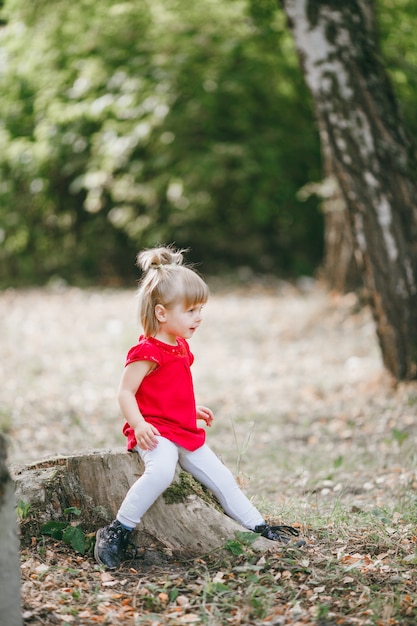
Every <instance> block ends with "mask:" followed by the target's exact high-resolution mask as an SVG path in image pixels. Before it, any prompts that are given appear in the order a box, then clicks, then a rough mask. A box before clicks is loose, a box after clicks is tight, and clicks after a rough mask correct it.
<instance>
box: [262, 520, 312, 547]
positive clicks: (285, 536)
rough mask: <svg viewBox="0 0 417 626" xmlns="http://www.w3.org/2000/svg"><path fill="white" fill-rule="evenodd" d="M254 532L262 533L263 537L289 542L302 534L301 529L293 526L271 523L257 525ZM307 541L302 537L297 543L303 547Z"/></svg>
mask: <svg viewBox="0 0 417 626" xmlns="http://www.w3.org/2000/svg"><path fill="white" fill-rule="evenodd" d="M253 532H255V533H258V534H260V535H261V537H265V538H266V539H270V540H271V541H279V542H280V543H289V542H290V541H291V539H292V538H293V537H298V535H299V534H300V531H299V530H298V529H297V528H294V527H293V526H270V525H269V524H260V525H259V526H255V528H254V530H253ZM305 543H306V542H305V541H304V540H303V539H300V540H299V541H297V542H296V545H297V546H298V547H299V548H301V546H304V545H305Z"/></svg>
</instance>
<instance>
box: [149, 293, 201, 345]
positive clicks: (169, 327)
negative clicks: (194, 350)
mask: <svg viewBox="0 0 417 626" xmlns="http://www.w3.org/2000/svg"><path fill="white" fill-rule="evenodd" d="M202 310H203V305H202V304H194V305H192V306H190V307H185V306H184V303H178V304H174V305H173V306H171V307H169V308H167V307H165V306H163V305H162V304H157V305H156V307H155V315H156V318H157V320H158V321H159V331H158V333H157V334H156V338H157V339H159V340H160V341H164V342H165V343H169V344H172V345H176V343H177V341H176V338H177V337H182V338H183V339H190V337H192V336H193V334H194V333H195V331H196V330H197V328H198V327H199V326H200V324H201V321H202Z"/></svg>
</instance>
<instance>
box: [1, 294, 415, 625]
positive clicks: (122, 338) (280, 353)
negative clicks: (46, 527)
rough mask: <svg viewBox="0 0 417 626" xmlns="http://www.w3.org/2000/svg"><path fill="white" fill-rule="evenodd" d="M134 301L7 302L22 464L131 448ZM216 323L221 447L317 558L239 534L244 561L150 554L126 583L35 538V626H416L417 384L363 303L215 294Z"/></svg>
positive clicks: (205, 370)
mask: <svg viewBox="0 0 417 626" xmlns="http://www.w3.org/2000/svg"><path fill="white" fill-rule="evenodd" d="M133 300H134V298H133V292H124V291H122V292H121V291H109V292H94V293H92V292H84V291H81V290H73V289H68V290H65V291H64V292H62V293H59V294H56V293H51V292H50V291H47V290H40V291H30V292H13V293H12V292H10V291H9V292H7V293H6V292H5V293H4V294H2V295H1V296H0V314H1V315H2V319H3V320H4V323H5V326H6V327H5V332H4V333H3V334H2V337H1V339H0V345H1V348H2V353H3V354H4V355H5V359H4V361H3V368H4V371H3V377H2V380H3V385H2V388H1V390H0V400H1V404H2V411H1V413H2V416H3V418H4V419H7V421H8V423H9V431H10V433H9V437H10V442H11V445H10V460H11V462H16V463H20V462H26V461H29V460H32V459H35V460H37V459H39V458H41V457H42V456H47V455H49V454H51V453H53V454H55V453H60V452H61V453H63V454H65V453H66V452H71V451H74V450H80V449H83V447H88V448H91V447H105V448H106V447H107V448H111V447H115V446H117V445H120V443H121V442H122V438H121V436H120V429H121V425H122V423H121V419H120V417H119V415H118V409H117V407H116V404H115V398H114V392H115V389H116V387H117V384H118V380H119V376H120V372H121V369H122V367H123V363H124V357H125V354H126V350H127V349H128V347H129V346H130V345H131V344H133V343H134V341H135V340H136V335H137V330H136V328H135V326H134V305H133ZM205 316H206V319H205V321H204V324H203V325H202V327H201V329H199V333H198V334H196V336H195V337H194V338H193V340H192V350H193V352H194V354H195V357H196V361H195V364H194V365H193V374H194V380H195V385H196V391H197V397H198V399H199V402H201V403H202V404H206V405H207V406H210V407H211V408H213V410H214V411H215V415H216V419H215V423H214V425H213V428H212V429H210V430H208V440H209V443H210V445H211V447H212V448H213V449H214V450H215V452H216V453H217V454H219V456H220V457H221V458H222V459H223V460H224V461H225V463H226V464H227V465H228V466H229V467H230V468H231V469H232V470H233V471H234V472H235V474H236V475H237V476H238V477H239V479H240V480H241V482H242V485H243V487H244V489H245V490H246V492H247V493H248V495H249V496H250V497H251V498H252V499H253V501H254V502H255V504H256V505H257V506H258V507H259V508H260V509H261V510H262V511H263V513H264V514H265V516H267V517H268V519H270V520H271V521H275V522H276V523H289V524H292V523H295V524H297V525H299V526H300V529H301V530H302V533H303V536H304V537H305V538H306V540H307V546H306V547H305V548H303V549H301V550H298V549H296V548H294V547H291V546H279V545H274V546H273V549H272V550H271V551H270V553H267V554H263V555H260V554H259V553H255V552H253V551H252V547H251V546H250V545H245V543H244V542H243V544H242V542H241V541H240V540H239V538H236V542H237V543H238V544H239V545H240V547H241V551H240V552H239V551H237V552H238V554H235V555H233V554H232V553H230V557H229V558H228V559H225V558H223V557H222V558H220V557H219V556H218V555H216V554H210V555H201V558H199V559H194V560H192V561H186V562H185V561H182V560H181V559H180V558H178V557H176V558H174V557H170V556H169V555H168V554H167V555H165V556H164V558H163V559H162V560H160V561H155V558H154V557H153V555H152V549H150V550H149V553H145V554H143V555H142V556H141V558H139V559H137V560H135V561H133V562H129V563H127V564H126V565H125V566H123V567H122V568H121V569H120V570H119V571H118V572H114V573H108V572H104V571H103V570H102V569H101V568H100V567H99V566H98V565H97V564H96V563H95V562H94V560H93V558H92V557H91V555H90V554H86V555H85V556H81V555H79V554H77V553H75V552H74V551H73V550H71V548H70V547H69V546H66V545H65V544H63V543H62V542H58V541H56V540H54V539H53V538H52V537H42V538H34V542H33V546H31V547H30V548H28V549H27V550H24V551H23V552H22V581H23V584H22V599H23V616H24V623H25V624H27V625H28V626H29V625H30V626H31V625H35V626H41V625H46V626H52V624H56V623H61V624H64V625H65V624H66V623H68V624H70V625H71V624H76V625H77V626H90V625H91V624H96V623H97V624H100V623H101V624H106V625H113V624H121V623H122V624H125V623H126V624H129V625H132V626H134V625H135V624H141V625H143V626H151V625H152V626H156V625H158V624H161V625H162V624H168V626H179V625H180V624H187V623H191V624H192V623H196V624H208V625H209V626H219V625H222V626H223V625H225V626H226V625H227V626H235V625H237V624H248V625H254V626H258V625H259V624H263V625H265V626H267V625H271V626H286V625H287V624H288V625H290V624H291V625H292V626H294V625H297V626H299V625H301V624H304V625H309V626H313V625H314V626H316V625H317V626H337V625H339V624H342V625H343V626H354V625H360V626H362V625H363V626H365V625H366V626H368V625H369V626H397V625H398V626H404V625H405V626H415V624H416V623H417V593H416V589H417V571H416V567H417V530H416V519H417V471H416V465H417V464H416V460H417V457H416V452H415V450H416V444H417V419H416V418H417V387H416V383H400V384H396V383H394V382H393V381H392V380H391V379H390V377H389V376H388V375H387V374H386V372H384V371H383V369H382V366H381V360H380V355H379V351H378V346H377V343H376V337H375V332H374V327H373V323H372V319H371V316H370V312H369V311H368V310H367V309H359V308H358V307H357V303H356V302H355V300H354V298H353V297H352V295H350V296H349V297H345V298H343V297H335V296H332V295H331V294H327V293H325V292H324V291H323V290H321V289H320V288H319V287H318V288H317V289H316V290H314V291H313V292H310V293H309V294H308V295H306V294H301V293H299V292H298V291H297V290H295V289H294V288H292V287H291V286H289V285H287V286H282V285H281V286H280V287H279V288H278V287H277V289H276V290H273V289H269V290H260V289H258V288H257V289H253V290H252V291H251V288H250V287H248V289H247V290H246V292H245V293H241V292H239V291H235V292H234V293H227V292H221V291H220V292H218V293H215V294H214V295H213V296H212V298H211V299H210V302H209V303H208V305H207V307H205ZM73 320H77V323H76V324H74V323H73ZM116 322H117V323H116ZM106 329H109V330H108V332H107V331H106ZM119 331H120V332H119ZM17 345H24V346H25V350H24V351H18V350H16V346H17ZM61 355H65V358H63V357H61ZM32 363H35V364H36V367H35V368H34V367H33V366H32V365H31V364H32ZM6 364H7V371H6ZM11 372H15V375H11ZM3 418H2V421H4V419H3ZM11 418H12V419H11ZM19 512H20V514H21V515H22V517H24V515H25V505H24V503H22V504H21V506H20V510H19ZM151 557H152V558H151Z"/></svg>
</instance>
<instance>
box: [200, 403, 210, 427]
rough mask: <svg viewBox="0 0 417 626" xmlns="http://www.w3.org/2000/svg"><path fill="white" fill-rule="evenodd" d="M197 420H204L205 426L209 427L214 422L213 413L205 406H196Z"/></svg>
mask: <svg viewBox="0 0 417 626" xmlns="http://www.w3.org/2000/svg"><path fill="white" fill-rule="evenodd" d="M196 408H197V419H200V420H204V421H205V422H206V425H207V426H211V425H212V423H213V420H214V415H213V411H212V410H211V409H208V408H207V407H206V406H197V407H196Z"/></svg>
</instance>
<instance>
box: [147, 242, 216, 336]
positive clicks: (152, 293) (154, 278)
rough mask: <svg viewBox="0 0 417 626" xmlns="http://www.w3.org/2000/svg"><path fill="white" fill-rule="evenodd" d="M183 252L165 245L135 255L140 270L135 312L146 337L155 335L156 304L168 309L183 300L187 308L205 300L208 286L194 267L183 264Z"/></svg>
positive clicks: (156, 323) (156, 329) (156, 327)
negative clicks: (137, 301) (136, 310)
mask: <svg viewBox="0 0 417 626" xmlns="http://www.w3.org/2000/svg"><path fill="white" fill-rule="evenodd" d="M184 252H186V250H175V249H174V248H173V247H172V246H164V247H161V248H151V249H148V250H143V251H142V252H139V254H138V255H137V257H136V264H137V265H138V266H139V267H140V268H141V269H142V272H143V276H142V278H141V280H140V282H139V289H138V298H139V309H138V313H139V319H140V322H141V324H142V327H143V330H144V333H145V336H146V337H154V336H155V335H156V334H157V332H158V330H159V321H158V320H157V319H156V316H155V307H156V305H157V304H162V305H163V306H164V307H166V308H168V309H169V308H170V307H172V306H174V305H175V304H178V303H184V306H185V307H186V308H188V307H190V306H194V305H196V304H204V303H205V302H207V300H208V296H209V289H208V286H207V285H206V283H205V282H204V280H203V279H202V278H201V276H199V274H197V272H196V271H195V270H194V269H192V268H191V267H190V266H187V265H184V264H183V253H184Z"/></svg>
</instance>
